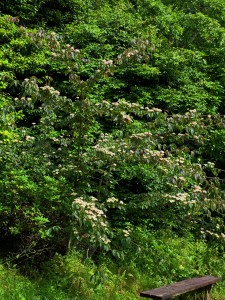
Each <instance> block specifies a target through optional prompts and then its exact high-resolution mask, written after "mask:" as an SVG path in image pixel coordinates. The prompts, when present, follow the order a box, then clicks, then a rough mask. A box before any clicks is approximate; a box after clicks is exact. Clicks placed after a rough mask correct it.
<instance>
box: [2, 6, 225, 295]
mask: <svg viewBox="0 0 225 300" xmlns="http://www.w3.org/2000/svg"><path fill="white" fill-rule="evenodd" d="M0 10H1V13H2V15H1V17H0V39H1V44H0V57H1V61H0V78H1V81H0V124H1V126H0V168H1V172H0V191H1V196H0V219H1V222H0V242H1V245H4V246H2V247H1V253H2V256H3V257H4V258H6V257H7V254H8V253H9V252H10V257H11V260H12V261H13V262H16V263H18V264H20V263H23V262H25V261H29V263H31V262H32V263H33V266H36V267H40V266H41V263H42V262H43V261H46V260H47V261H49V259H50V258H51V257H53V256H54V255H55V254H56V253H60V254H65V253H68V251H69V252H70V251H74V250H76V251H80V253H82V255H83V258H84V257H85V258H86V259H89V258H92V259H93V260H94V261H95V262H96V264H97V265H99V270H101V268H103V267H102V266H103V265H104V262H102V260H103V258H104V259H106V260H107V259H108V262H110V263H111V262H112V259H114V260H115V261H116V263H115V264H118V265H121V264H122V263H123V266H124V269H123V271H121V272H123V273H121V278H122V279H121V282H120V283H121V285H123V283H122V282H123V279H124V280H125V279H127V273H126V272H128V271H127V270H128V269H129V265H131V266H133V269H132V270H131V271H130V272H131V273H130V274H131V275H132V276H136V277H137V278H138V276H142V280H144V277H145V276H147V274H148V273H149V274H151V275H152V276H153V277H154V276H155V278H157V280H156V281H157V282H156V281H155V282H153V283H152V285H153V286H154V285H157V284H159V283H161V282H164V283H165V282H167V281H168V282H169V281H172V280H178V279H181V278H185V277H191V276H194V275H201V274H204V273H207V272H208V273H215V274H218V275H221V274H222V272H223V271H222V270H224V265H223V264H222V263H221V264H222V265H221V266H220V268H217V267H216V266H215V265H213V264H215V262H216V258H215V259H213V255H214V256H215V257H217V255H219V251H221V252H222V251H223V249H224V241H225V226H224V208H225V204H224V196H225V189H224V183H223V182H224V169H225V166H224V159H225V134H224V126H225V117H224V108H225V107H224V94H225V90H224V79H225V77H224V69H225V60H224V47H225V27H224V26H225V24H224V11H225V2H224V1H219V0H213V1H207V0H201V1H200V0H194V1H191V2H190V1H189V2H188V3H183V2H182V1H178V0H174V1H166V0H164V1H160V0H155V1H150V0H145V1H143V0H142V1H139V0H136V1H128V0H126V1H120V0H119V1H100V0H99V1H88V0H87V1H80V0H68V1H61V0H59V1H52V0H37V1H29V0H24V1H22V0H17V1H14V2H13V3H12V2H11V1H4V2H2V3H0ZM53 30H54V31H53ZM153 232H154V234H153ZM162 232H166V233H168V240H166V238H165V237H163V241H165V240H166V243H163V242H162V243H161V237H160V235H162ZM174 233H176V234H177V235H179V237H177V236H175V235H173V234H174ZM192 238H193V239H195V241H193V240H192ZM184 240H188V241H187V245H186V247H187V248H185V249H186V253H185V255H184V257H181V258H180V257H179V255H178V252H177V253H176V248H177V249H179V248H180V243H182V241H184ZM206 242H207V243H208V245H206V244H205V243H206ZM169 243H171V248H170V246H169ZM176 243H178V244H176ZM194 245H195V247H197V248H198V251H199V253H200V254H201V255H199V253H198V251H197V252H195V250H194ZM189 247H190V248H189ZM211 247H215V248H216V249H217V250H215V252H213V250H211V249H212V248H211ZM139 250H140V255H137V257H136V256H134V255H132V257H130V254H131V253H132V254H133V253H139V252H138V251H139ZM207 251H208V252H209V253H210V254H209V257H210V259H209V262H207V260H206V259H205V257H206V252H207ZM210 251H212V252H210ZM217 251H218V252H217ZM161 252H162V254H161V255H162V257H164V258H163V259H164V260H163V265H162V266H161V267H162V268H161V267H160V261H158V260H159V254H156V253H161ZM208 252H207V253H208ZM168 253H169V254H170V253H173V254H174V257H172V256H168V257H167V254H168ZM76 255H77V254H74V256H73V257H74V258H73V259H77V258H76ZM148 255H149V257H148ZM192 255H193V258H192V259H191V257H192ZM66 257H67V256H66ZM106 257H107V258H106ZM140 257H142V259H141V258H140ZM66 259H67V258H61V257H60V258H59V260H60V263H59V265H60V264H62V265H64V267H65V268H67V262H66ZM53 260H54V259H53ZM55 260H56V261H57V258H55ZM68 260H70V257H69V256H68ZM157 261H158V262H157ZM187 261H188V263H186V262H187ZM155 262H157V263H156V264H157V265H158V266H159V269H158V270H154V266H153V265H154V263H155ZM165 262H166V263H165ZM49 263H50V262H49ZM192 263H193V264H192ZM211 263H212V264H211ZM77 264H78V265H79V264H81V265H82V266H81V269H82V268H84V270H88V266H86V265H85V264H84V265H83V262H82V259H81V258H79V259H78V260H77ZM53 265H54V268H57V262H53ZM140 266H141V268H142V269H140ZM89 267H90V270H92V271H90V272H94V271H93V270H94V268H96V267H95V266H94V265H93V266H92V267H91V266H89ZM163 267H165V269H163ZM68 268H70V263H69V266H68ZM78 268H79V267H78ZM112 268H116V266H112ZM135 270H136V272H137V273H136V275H135ZM153 271H154V272H156V273H154V272H153ZM48 272H49V269H48ZM65 272H68V273H70V272H73V271H71V270H70V269H67V270H66V271H65ZM85 272H86V273H88V274H86V275H85V276H87V277H88V276H89V275H91V274H89V273H90V272H88V271H85ZM106 272H108V273H110V272H112V273H111V274H115V276H116V272H114V271H112V270H111V269H110V268H107V270H106ZM113 272H114V273H113ZM157 272H158V273H157ZM60 273H61V271H59V274H60ZM62 273H63V271H62ZM93 274H94V273H93ZM93 274H92V275H93ZM140 274H142V275H140ZM117 275H118V274H117ZM66 276H68V278H70V275H69V274H67V275H66ZM71 276H72V277H71V278H73V277H76V274H72V275H71ZM79 276H81V275H79ZM79 276H78V277H79ZM85 276H84V277H85ZM98 276H100V275H98ZM98 276H97V277H98ZM112 276H113V275H112ZM81 277H82V276H81ZM87 277H85V278H83V279H82V280H84V285H85V284H88V283H87V281H86V280H87ZM128 277H129V276H128ZM88 278H89V279H90V276H89V277H88ZM115 278H116V279H115ZM115 278H114V279H115V281H116V280H118V277H115ZM132 278H133V277H132ZM89 279H88V280H89ZM114 279H112V282H113V283H112V285H115V286H116V283H115V281H113V280H114ZM73 280H75V286H76V284H78V283H77V282H76V279H73ZM82 280H81V281H82ZM125 281H126V280H125ZM125 281H124V282H125ZM68 282H69V280H67V279H66V283H65V284H68ZM61 284H62V286H63V284H64V283H63V282H62V283H61ZM90 285H91V283H90ZM93 286H94V287H95V283H94V285H93ZM119 286H120V285H119ZM94 287H93V288H94ZM140 287H142V285H141V284H139V283H138V287H137V286H136V288H137V289H139V288H140ZM54 288H55V287H54V286H53V289H54ZM111 288H112V289H113V287H112V286H111V287H110V289H111ZM114 288H115V287H114ZM106 289H107V288H106ZM121 289H122V288H121ZM62 290H64V287H63V289H62ZM86 292H87V287H85V286H84V293H86ZM101 292H102V293H103V294H104V291H101ZM105 292H106V291H105ZM131 293H132V292H131ZM73 296H74V295H73ZM89 296H90V297H92V296H91V293H90V295H89ZM21 297H26V296H21ZM37 297H38V296H37ZM40 297H41V296H40ZM62 297H64V296H62ZM68 297H70V296H68ZM82 297H83V295H82ZM99 297H100V296H99ZM102 297H103V296H102ZM104 297H106V299H114V298H111V296H104ZM107 297H108V298H107ZM127 297H129V296H127ZM130 297H132V296H130ZM21 299H23V298H21ZM25 299H26V298H25ZM37 299H38V298H37ZM40 299H42V298H40ZM55 299H58V298H55ZM62 299H64V298H62ZM65 299H67V298H66V296H65ZM68 299H70V298H68ZM90 299H92V298H90ZM93 299H94V298H93ZM98 299H99V298H98ZM115 299H116V298H115ZM130 299H132V298H130Z"/></svg>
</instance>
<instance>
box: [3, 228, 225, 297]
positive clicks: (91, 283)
mask: <svg viewBox="0 0 225 300" xmlns="http://www.w3.org/2000/svg"><path fill="white" fill-rule="evenodd" d="M135 236H136V241H134V242H132V243H131V244H130V247H127V249H125V250H124V252H125V258H124V260H122V259H121V260H118V258H117V259H115V258H114V257H110V256H107V255H104V256H103V255H102V256H100V257H98V262H97V261H96V258H87V257H84V256H83V255H82V254H81V253H78V252H76V251H71V252H70V253H68V254H67V255H66V256H62V255H60V254H56V255H55V257H54V258H53V259H51V260H49V261H48V262H46V263H44V264H43V266H42V267H41V269H40V270H39V271H32V270H27V271H28V272H27V273H29V274H30V275H29V276H25V275H21V274H20V271H19V268H18V267H15V266H3V264H1V265H0V299H4V300H72V299H73V300H74V299H77V300H84V299H88V300H101V299H102V300H117V299H120V300H121V299H124V300H125V299H126V300H129V299H130V300H132V299H139V298H140V297H139V292H140V291H142V290H146V289H151V288H154V287H159V286H162V285H165V284H168V283H171V282H174V281H177V280H182V279H184V278H190V277H195V276H203V275H208V274H213V275H216V276H219V277H222V278H223V274H225V262H224V258H225V257H224V254H223V253H222V252H221V251H220V250H219V249H218V248H217V247H215V246H212V245H211V246H209V245H207V244H206V243H205V242H203V241H196V240H194V239H193V238H192V237H191V236H188V237H185V238H184V237H178V236H176V235H174V234H170V235H169V234H168V233H167V234H165V232H157V235H156V234H153V233H150V232H148V231H146V230H140V229H137V230H136V232H135ZM94 260H95V262H94ZM189 298H190V297H189ZM223 299H225V281H224V278H223V279H222V281H221V282H220V283H219V284H217V285H216V286H215V287H214V288H213V293H212V300H223Z"/></svg>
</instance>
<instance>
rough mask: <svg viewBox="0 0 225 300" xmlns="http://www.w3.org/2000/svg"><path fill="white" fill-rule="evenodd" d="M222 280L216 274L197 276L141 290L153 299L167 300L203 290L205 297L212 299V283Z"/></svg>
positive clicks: (207, 299) (205, 298)
mask: <svg viewBox="0 0 225 300" xmlns="http://www.w3.org/2000/svg"><path fill="white" fill-rule="evenodd" d="M220 280H221V278H218V277H215V276H203V277H195V278H191V279H185V280H183V281H179V282H176V283H172V284H170V285H167V286H163V287H160V288H156V289H153V290H149V291H144V292H141V293H140V296H141V297H145V298H151V299H153V300H166V299H173V298H174V297H176V296H180V295H183V294H186V293H189V292H193V291H197V292H200V291H201V292H203V299H204V300H210V290H211V288H212V285H213V284H215V283H216V282H218V281H220Z"/></svg>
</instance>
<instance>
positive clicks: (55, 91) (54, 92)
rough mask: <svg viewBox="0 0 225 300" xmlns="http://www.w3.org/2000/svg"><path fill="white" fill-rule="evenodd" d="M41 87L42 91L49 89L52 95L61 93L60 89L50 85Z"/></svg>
mask: <svg viewBox="0 0 225 300" xmlns="http://www.w3.org/2000/svg"><path fill="white" fill-rule="evenodd" d="M40 89H41V90H42V91H48V92H49V93H50V94H51V95H54V96H59V95H60V92H59V91H57V90H55V89H54V88H53V87H52V86H49V85H45V86H42V87H40Z"/></svg>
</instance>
